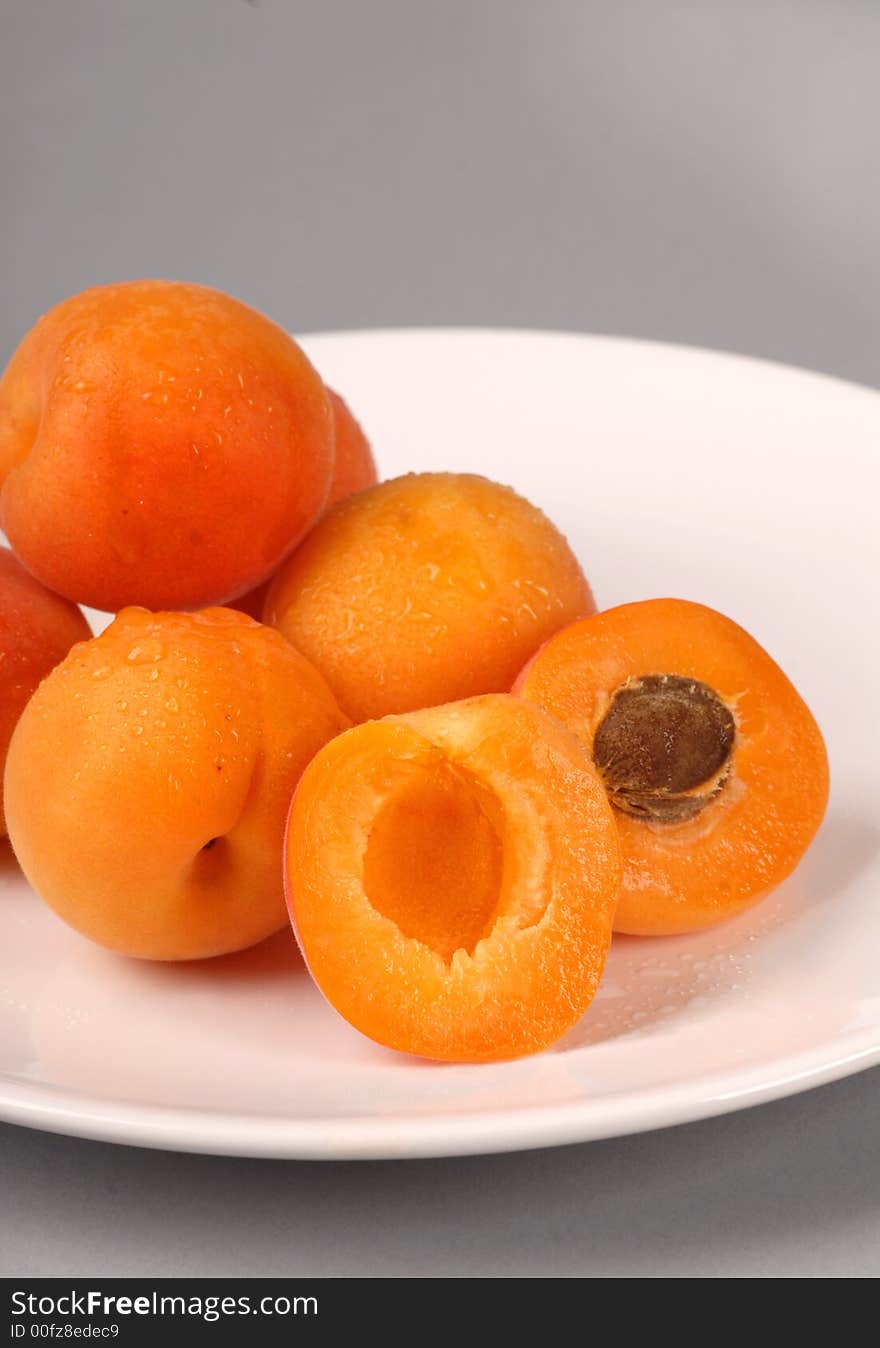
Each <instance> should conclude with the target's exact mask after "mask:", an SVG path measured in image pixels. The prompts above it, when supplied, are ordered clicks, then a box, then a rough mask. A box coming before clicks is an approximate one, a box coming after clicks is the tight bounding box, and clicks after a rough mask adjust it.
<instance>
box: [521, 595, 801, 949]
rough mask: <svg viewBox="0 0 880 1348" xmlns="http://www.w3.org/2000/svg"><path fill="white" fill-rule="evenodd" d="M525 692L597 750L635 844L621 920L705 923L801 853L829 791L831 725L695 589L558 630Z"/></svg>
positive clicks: (679, 928)
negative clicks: (694, 595)
mask: <svg viewBox="0 0 880 1348" xmlns="http://www.w3.org/2000/svg"><path fill="white" fill-rule="evenodd" d="M514 692H515V693H518V694H519V695H520V696H521V697H523V698H526V699H528V700H529V701H531V702H534V703H537V704H538V705H539V706H541V707H544V708H545V709H546V710H547V711H549V712H551V713H552V714H553V715H554V716H556V717H558V718H559V719H560V720H561V721H563V722H564V723H565V725H567V726H568V727H569V729H571V730H573V731H574V733H575V734H576V735H578V736H579V738H580V739H581V740H582V741H583V743H584V745H585V746H586V748H587V749H589V751H590V753H591V754H592V756H593V759H594V761H595V763H596V766H597V768H598V769H599V771H600V773H601V775H602V778H603V780H604V782H605V785H606V789H607V790H608V793H609V797H610V799H611V802H612V804H613V806H614V813H615V818H616V820H617V824H618V827H619V829H620V835H621V843H622V847H623V863H624V874H623V887H622V890H621V897H620V903H619V905H618V910H617V917H616V919H615V930H616V931H621V932H629V933H632V934H635V935H644V936H662V935H671V934H674V933H678V932H686V931H693V930H697V929H699V928H701V927H707V926H710V925H712V924H713V923H715V922H719V921H721V920H722V919H724V918H728V917H732V916H733V915H734V914H736V913H739V912H741V911H742V910H743V909H745V908H748V907H750V906H751V905H752V904H754V903H756V902H757V901H758V900H759V899H761V898H763V897H764V896H765V895H766V894H767V893H768V892H769V891H770V890H771V889H772V888H773V887H774V886H775V885H777V884H779V883H780V882H781V881H782V880H783V879H785V877H786V876H787V875H788V874H789V873H790V872H791V871H792V870H793V869H794V867H795V866H796V865H797V863H798V861H799V860H800V858H801V857H802V855H803V853H804V852H805V851H806V849H807V847H808V846H809V844H810V842H811V840H812V838H813V836H814V834H815V833H816V830H817V829H818V827H819V825H820V823H821V821H822V816H823V814H824V813H825V806H826V804H827V800H828V759H827V755H826V752H825V744H824V741H823V739H822V735H821V733H820V731H819V727H818V726H817V725H816V722H815V720H814V719H813V717H812V715H811V713H810V711H809V708H808V707H807V706H806V704H805V703H804V701H803V700H802V698H801V697H800V696H799V694H798V693H797V691H796V689H795V688H794V687H793V685H792V684H791V683H790V681H789V680H788V679H787V678H786V676H785V674H783V672H782V670H781V669H780V668H779V666H778V665H777V664H775V662H774V661H773V660H772V659H771V658H770V656H769V655H768V654H767V652H766V651H765V650H764V649H763V648H762V647H761V646H759V645H758V643H757V642H756V641H755V640H754V639H753V638H752V637H750V636H749V634H748V633H747V632H745V631H743V629H742V628H741V627H738V626H737V624H736V623H734V622H731V620H730V619H729V618H725V617H724V616H723V615H722V614H720V613H716V612H715V611H714V610H713V609H710V608H705V607H704V606H703V605H702V604H693V603H689V602H687V601H685V600H682V599H651V600H647V601H645V602H643V603H636V604H624V605H622V606H621V607H620V608H613V609H608V610H607V611H606V612H604V613H597V614H595V615H594V616H593V617H590V618H586V619H584V620H583V621H582V622H578V623H574V624H572V626H571V627H568V628H566V629H565V630H564V631H562V632H558V633H557V634H556V636H554V637H552V638H551V639H550V641H548V642H547V643H546V645H545V646H544V647H543V648H542V649H541V650H540V651H539V652H538V654H537V655H536V656H535V657H534V658H533V659H532V660H531V661H530V662H529V664H528V665H527V666H526V668H525V669H524V670H523V671H522V674H521V675H520V677H519V678H518V679H517V681H516V684H515V685H514Z"/></svg>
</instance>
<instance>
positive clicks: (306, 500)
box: [0, 281, 333, 610]
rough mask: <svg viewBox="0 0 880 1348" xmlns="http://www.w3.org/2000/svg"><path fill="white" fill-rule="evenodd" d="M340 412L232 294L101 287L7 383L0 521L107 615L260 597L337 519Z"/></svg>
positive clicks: (0, 399) (289, 350)
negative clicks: (319, 530) (281, 567)
mask: <svg viewBox="0 0 880 1348" xmlns="http://www.w3.org/2000/svg"><path fill="white" fill-rule="evenodd" d="M332 466H333V432H332V413H331V410H330V404H329V401H328V398H327V395H326V392H325V390H324V385H323V382H322V381H321V379H320V378H319V376H318V374H317V373H316V371H315V370H314V369H313V368H312V366H311V365H310V363H309V361H308V360H307V359H306V357H305V355H304V354H303V352H302V351H301V350H300V348H299V347H298V346H297V344H296V342H294V341H293V339H292V338H291V337H289V336H288V335H287V334H286V333H285V332H283V331H282V330H281V328H279V327H277V326H276V325H275V324H274V323H272V322H270V321H269V319H267V318H264V317H263V316H262V315H261V314H258V313H256V312H255V311H254V310H253V309H249V308H248V307H247V306H246V305H244V304H239V303H238V302H237V301H236V300H233V299H230V298H229V296H227V295H223V294H221V293H220V292H219V291H215V290H209V289H206V288H205V287H202V286H195V285H186V284H183V283H180V282H173V281H132V282H128V283H126V284H121V285H109V286H100V287H96V288H94V289H92V290H86V291H84V292H83V293H82V294H80V295H76V296H74V297H73V298H72V299H68V300H65V301H64V303H62V304H59V305H58V306H57V307H56V308H55V309H52V310H51V311H50V312H49V313H48V314H46V315H45V316H44V317H43V318H41V319H40V321H39V322H38V323H37V325H36V326H35V327H34V328H33V329H32V330H31V331H30V332H29V333H28V334H27V336H26V337H25V338H24V340H23V342H22V343H21V345H20V346H19V348H18V350H17V351H16V353H15V354H14V355H13V357H12V360H11V362H10V364H9V366H8V368H7V370H6V373H5V374H4V376H3V378H2V381H0V521H2V526H3V528H4V529H5V530H6V533H7V535H8V537H9V541H10V543H11V545H12V548H13V550H14V551H15V552H16V553H17V554H18V556H19V557H20V558H21V560H22V561H23V562H24V564H25V566H27V568H28V570H30V571H32V572H33V574H34V575H35V576H37V578H38V579H39V580H42V581H43V582H44V584H46V585H48V586H49V587H50V588H51V589H53V590H55V591H57V592H58V593H59V594H63V595H66V596H67V598H69V599H73V600H76V601H77V602H79V603H84V604H89V605H91V606H92V607H94V608H100V609H108V610H116V609H119V608H122V607H123V606H125V605H127V604H144V605H147V606H148V607H150V608H154V609H158V608H194V607H197V606H199V605H203V604H211V603H217V602H221V601H223V600H226V599H229V598H232V597H234V596H235V595H238V594H242V593H244V591H246V590H248V589H251V588H252V587H253V586H255V585H258V584H259V583H260V582H261V581H262V580H264V579H265V578H266V577H267V576H269V575H270V574H271V573H272V571H273V570H274V569H275V568H276V567H277V566H278V564H279V562H280V561H281V560H282V558H283V557H284V556H285V555H286V554H287V553H288V552H289V551H290V549H291V548H292V547H294V546H295V544H296V543H297V542H298V541H299V539H300V538H301V537H302V536H303V534H304V533H305V532H306V530H307V529H308V528H309V527H310V525H311V524H312V523H313V521H314V520H315V519H316V518H317V517H318V515H319V514H320V512H321V510H322V509H323V507H324V503H325V501H326V498H327V492H328V489H329V485H330V475H331V470H332Z"/></svg>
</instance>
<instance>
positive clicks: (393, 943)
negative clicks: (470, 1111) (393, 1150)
mask: <svg viewBox="0 0 880 1348" xmlns="http://www.w3.org/2000/svg"><path fill="white" fill-rule="evenodd" d="M450 825H454V830H453V828H451V827H450ZM444 838H445V839H446V841H447V847H446V848H445V849H444V846H443V841H444ZM377 850H378V855H376V852H377ZM285 855H286V861H285V885H286V892H287V899H288V904H289V907H290V913H291V919H292V921H293V924H294V930H295V931H296V934H297V939H298V940H299V943H300V948H301V950H302V952H303V956H304V958H305V960H306V962H307V964H308V966H309V968H310V970H311V972H312V975H313V977H314V978H315V981H316V983H317V984H318V987H319V988H320V989H321V991H322V992H323V994H324V996H325V997H326V998H327V1000H328V1001H329V1002H330V1004H331V1006H333V1007H334V1008H335V1009H336V1010H337V1011H338V1012H339V1014H340V1015H342V1016H343V1017H344V1018H345V1019H346V1020H348V1021H349V1023H350V1024H352V1025H354V1026H355V1028H356V1029H358V1030H360V1031H361V1033H362V1034H365V1035H367V1036H368V1037H369V1038H371V1039H374V1040H375V1041H376V1042H377V1043H380V1044H383V1045H385V1046H386V1047H388V1048H394V1049H398V1050H401V1051H403V1052H408V1053H413V1054H416V1055H418V1056H421V1057H425V1058H434V1059H440V1060H446V1061H455V1062H490V1061H495V1060H498V1059H504V1058H515V1057H519V1056H521V1055H524V1054H527V1053H534V1052H537V1051H539V1050H540V1049H543V1048H547V1047H548V1046H549V1045H550V1044H553V1043H555V1042H556V1041H557V1040H558V1039H559V1038H560V1037H561V1036H562V1035H563V1034H565V1033H566V1031H567V1030H569V1029H571V1027H572V1026H573V1025H574V1024H575V1023H576V1021H577V1020H578V1019H579V1018H580V1016H581V1015H582V1014H583V1013H584V1011H585V1010H586V1009H587V1007H588V1006H589V1004H590V1002H591V1000H592V998H593V996H594V994H595V992H596V989H597V987H598V984H599V979H600V978H601V975H602V970H603V967H604V964H605V958H606V955H607V952H608V948H609V945H610V942H611V930H612V922H613V918H614V912H615V908H616V904H617V895H618V891H619V887H620V879H621V860H620V846H619V841H618V836H617V830H616V828H615V824H614V820H613V817H612V811H611V807H610V805H609V804H608V800H607V798H606V795H605V791H604V788H603V786H602V783H601V781H600V779H599V777H598V774H597V773H596V771H595V769H594V768H593V765H592V763H591V761H590V758H589V755H588V754H587V753H586V752H585V750H584V749H583V747H582V746H581V745H580V744H579V743H578V741H577V740H576V739H575V737H574V736H573V735H571V734H570V733H569V732H568V731H566V730H565V728H564V727H563V726H561V725H560V724H559V723H558V722H556V721H554V720H553V719H552V718H551V717H549V716H547V715H546V713H544V712H542V711H541V710H540V709H539V708H537V707H534V706H531V705H530V704H529V703H526V702H523V701H522V700H521V699H518V698H513V697H510V696H507V695H504V694H490V695H488V696H485V697H478V698H471V699H468V700H467V701H464V702H458V703H453V704H451V705H449V706H444V707H432V708H430V709H428V710H424V711H418V712H412V713H409V714H407V715H404V716H390V717H387V718H386V719H385V720H382V721H370V722H367V723H365V724H362V725H359V726H356V727H355V728H354V729H353V730H350V731H348V732H347V733H346V734H344V735H340V736H338V737H337V738H336V739H335V740H333V742H332V743H330V744H328V745H327V746H326V747H325V748H324V749H322V750H321V752H320V753H319V754H318V755H317V756H316V757H315V759H314V760H313V761H312V763H311V764H310V765H309V767H308V768H307V769H306V771H305V773H304V774H303V776H302V779H301V781H300V784H299V786H298V788H297V792H296V795H295V797H294V800H293V804H292V806H291V812H290V818H289V820H288V825H287V836H286V842H285Z"/></svg>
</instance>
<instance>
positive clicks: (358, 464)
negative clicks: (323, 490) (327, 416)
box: [327, 388, 377, 510]
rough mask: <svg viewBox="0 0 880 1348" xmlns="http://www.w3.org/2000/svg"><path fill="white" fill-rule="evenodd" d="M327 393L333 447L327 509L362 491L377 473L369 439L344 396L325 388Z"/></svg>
mask: <svg viewBox="0 0 880 1348" xmlns="http://www.w3.org/2000/svg"><path fill="white" fill-rule="evenodd" d="M327 396H328V398H329V399H330V406H331V407H332V408H333V431H334V443H335V446H336V457H335V459H334V462H333V476H332V478H331V479H330V494H329V496H328V497H327V509H328V510H329V508H330V507H331V506H334V505H335V504H336V502H337V501H344V500H345V498H346V496H352V495H353V494H354V493H355V492H356V491H363V490H364V488H365V487H372V486H373V485H374V484H375V482H376V478H377V473H376V460H375V459H374V458H373V451H372V449H371V448H370V442H369V440H368V439H367V437H366V436H365V435H364V432H363V430H362V429H361V427H360V424H359V423H358V422H357V421H356V420H355V417H354V415H353V413H352V412H351V409H350V408H349V406H348V404H347V403H346V401H345V399H344V398H343V397H342V396H341V395H340V394H338V393H336V392H335V391H334V390H333V389H332V388H328V389H327Z"/></svg>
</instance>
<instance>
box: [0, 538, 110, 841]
mask: <svg viewBox="0 0 880 1348" xmlns="http://www.w3.org/2000/svg"><path fill="white" fill-rule="evenodd" d="M91 635H92V634H91V631H90V630H89V625H88V623H87V622H86V620H85V618H84V617H83V615H82V614H81V613H80V611H79V609H78V608H77V607H76V605H75V604H71V603H69V602H68V600H66V599H61V598H60V597H59V596H58V595H57V594H52V592H51V591H50V590H47V589H46V588H45V586H43V585H41V584H40V582H39V581H37V580H34V578H33V576H31V575H29V574H28V572H27V571H25V569H24V567H23V566H22V565H21V563H20V562H19V561H17V559H16V558H15V557H14V556H13V555H12V553H11V552H10V551H9V549H8V548H0V835H4V836H5V834H6V814H5V810H4V797H3V769H4V767H5V764H6V754H7V752H8V749H9V740H10V738H11V736H12V732H13V730H14V729H15V726H16V723H17V721H18V718H19V716H20V715H21V713H22V712H23V710H24V708H25V706H26V704H27V701H28V698H29V697H30V696H31V694H32V693H33V691H34V689H35V688H36V687H37V685H38V683H39V682H40V680H41V679H43V678H45V677H46V675H47V674H48V673H49V671H50V670H51V669H54V667H55V665H57V664H58V662H59V661H60V660H63V659H64V657H65V655H67V652H68V651H69V650H70V648H71V646H73V645H74V644H75V643H76V642H77V641H86V640H88V638H89V637H90V636H91Z"/></svg>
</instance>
